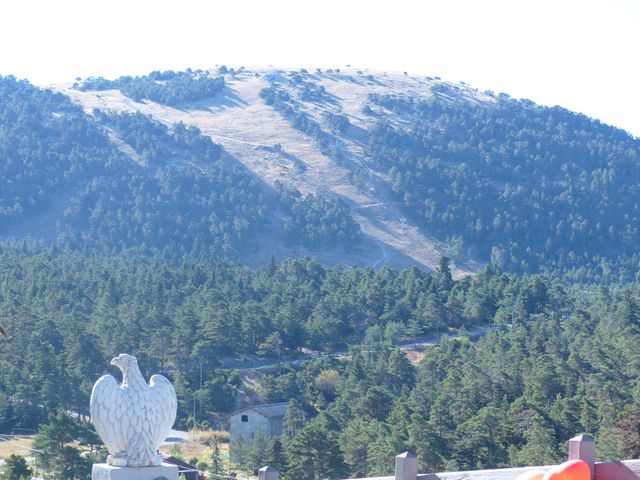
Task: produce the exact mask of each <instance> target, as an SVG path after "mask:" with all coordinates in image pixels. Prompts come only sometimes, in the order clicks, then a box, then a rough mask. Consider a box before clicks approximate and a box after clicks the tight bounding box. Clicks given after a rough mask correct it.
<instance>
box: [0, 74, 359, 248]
mask: <svg viewBox="0 0 640 480" xmlns="http://www.w3.org/2000/svg"><path fill="white" fill-rule="evenodd" d="M112 134H115V135H117V136H118V138H120V139H121V140H122V141H123V142H125V143H126V145H128V146H129V147H131V149H132V150H133V151H134V152H135V154H136V155H137V157H136V161H133V160H132V159H131V158H128V157H127V156H125V155H124V154H123V153H122V152H121V151H120V150H118V148H116V146H115V144H114V143H112V142H111V141H110V140H109V138H110V137H109V135H112ZM0 158H3V159H5V160H4V161H3V162H0V192H1V193H0V235H2V236H3V237H4V238H11V237H14V236H15V235H14V234H15V233H16V232H21V231H24V230H25V229H27V232H28V234H29V235H28V237H30V238H31V239H33V240H43V241H45V242H46V243H48V244H55V245H56V246H58V247H61V248H67V247H69V248H74V249H77V250H81V251H94V252H107V253H113V252H131V251H135V252H137V253H139V254H155V253H162V254H164V255H165V256H167V257H181V256H183V255H189V256H193V257H200V256H205V257H209V258H227V259H233V260H236V259H238V258H241V257H242V256H243V255H245V254H246V253H250V252H255V251H256V250H257V249H258V248H259V242H258V239H259V236H260V234H262V233H264V232H265V231H266V230H267V229H274V228H275V229H279V230H281V231H283V232H284V231H285V230H286V233H283V234H284V235H285V236H286V237H287V238H290V239H291V242H292V243H298V244H301V245H303V246H309V247H312V246H316V245H317V244H318V242H320V241H322V242H325V245H330V246H331V247H330V248H335V249H337V250H346V249H353V248H355V247H356V246H357V241H356V242H355V243H353V241H354V240H357V238H358V236H359V227H358V225H357V224H356V223H355V221H354V220H353V219H352V218H351V215H350V213H349V211H348V209H346V208H345V207H344V206H342V205H341V204H340V203H339V202H337V201H335V200H329V199H325V198H324V197H322V196H313V197H309V198H301V196H300V194H299V193H298V192H297V191H296V192H293V193H291V194H290V195H289V196H283V195H281V194H280V193H278V192H275V191H273V190H272V189H270V188H269V187H267V186H266V185H264V184H262V183H261V182H260V181H259V180H258V179H256V178H255V176H253V175H252V174H251V172H249V171H248V170H247V169H246V168H245V167H244V166H243V165H242V164H241V163H240V162H238V161H237V160H236V159H234V158H232V157H229V156H224V155H223V151H222V149H221V147H220V146H219V145H217V144H215V143H214V142H213V141H212V140H211V138H210V137H207V136H204V135H202V134H201V132H200V131H199V130H198V129H197V128H195V127H186V126H185V125H183V124H176V125H173V126H172V127H170V128H169V127H167V126H165V125H163V124H161V123H159V122H157V121H155V120H152V119H151V118H149V117H146V116H144V115H142V114H139V113H138V114H125V113H121V114H115V113H103V112H100V111H95V112H94V115H93V116H87V115H85V114H84V113H83V111H82V109H81V108H80V107H78V106H76V105H74V104H72V103H71V101H70V100H69V99H68V98H67V97H65V96H63V95H61V94H55V93H53V92H51V91H50V90H42V89H38V88H35V87H33V86H32V85H30V84H29V83H28V82H26V81H22V80H16V79H15V78H13V77H6V78H1V77H0ZM285 197H286V198H285ZM294 197H295V198H296V200H295V201H294ZM279 209H282V210H283V211H285V212H288V214H287V215H286V216H285V218H284V220H285V221H286V225H285V224H284V223H283V222H282V221H278V220H277V218H276V217H275V216H274V215H273V212H274V211H277V210H279ZM314 231H317V232H321V233H317V234H314V233H312V232H314ZM305 232H306V233H305ZM312 237H313V238H312ZM23 238H24V237H23Z"/></svg>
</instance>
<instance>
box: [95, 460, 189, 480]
mask: <svg viewBox="0 0 640 480" xmlns="http://www.w3.org/2000/svg"><path fill="white" fill-rule="evenodd" d="M157 479H162V480H165V479H166V480H178V466H177V465H169V464H168V463H163V464H162V465H160V466H159V467H112V466H111V465H107V464H106V463H94V464H93V468H92V469H91V480H157Z"/></svg>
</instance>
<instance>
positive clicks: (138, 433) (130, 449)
mask: <svg viewBox="0 0 640 480" xmlns="http://www.w3.org/2000/svg"><path fill="white" fill-rule="evenodd" d="M111 364H112V365H115V366H117V367H118V368H119V369H120V370H121V371H122V385H120V386H118V384H117V382H116V380H115V379H114V378H113V377H112V376H111V375H105V376H103V377H101V378H100V379H99V380H98V381H97V382H96V383H95V385H94V386H93V392H92V393H91V421H92V422H93V425H94V426H95V428H96V431H97V432H98V435H100V438H101V439H102V441H103V442H104V444H105V445H106V447H107V449H108V450H109V453H110V455H109V456H108V457H107V464H108V465H111V466H114V467H155V466H160V465H161V464H162V458H161V457H160V455H159V454H158V446H159V445H160V444H161V443H162V441H163V440H164V439H165V437H166V436H167V435H168V433H169V432H170V431H171V427H172V426H173V422H175V419H176V410H177V399H176V392H175V390H174V389H173V386H172V385H171V382H169V380H167V379H166V378H165V377H163V376H162V375H153V376H152V377H151V380H150V381H149V384H148V385H147V383H146V381H145V379H144V377H143V376H142V374H141V373H140V369H139V368H138V362H137V360H136V357H134V356H133V355H127V354H126V353H122V354H120V355H119V356H117V357H116V358H114V359H113V360H111ZM145 478H146V477H145ZM154 478H155V477H154Z"/></svg>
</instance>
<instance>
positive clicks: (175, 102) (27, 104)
mask: <svg viewBox="0 0 640 480" xmlns="http://www.w3.org/2000/svg"><path fill="white" fill-rule="evenodd" d="M1 83H2V88H3V89H4V90H3V91H4V92H5V93H3V95H2V100H0V102H2V104H3V105H2V112H3V114H2V117H0V124H1V125H2V126H0V128H1V129H2V130H0V132H1V134H2V135H0V139H1V138H6V137H7V136H9V137H10V138H15V137H21V138H22V139H23V140H22V141H21V142H20V145H18V146H16V145H13V144H12V143H11V141H7V140H5V141H3V142H2V141H0V154H3V156H5V157H6V158H10V159H11V164H12V165H13V166H12V167H11V168H10V169H9V170H7V169H5V171H3V176H2V178H3V182H5V184H6V185H3V187H6V189H5V188H3V190H2V191H3V194H2V197H1V198H0V206H1V207H2V209H1V210H0V215H3V216H4V220H5V221H4V222H3V226H2V227H0V235H2V237H3V238H14V239H23V238H26V237H27V236H30V237H31V238H34V239H45V240H47V241H53V240H56V241H58V242H62V243H64V244H67V245H72V246H74V247H75V248H92V249H99V250H107V251H119V250H122V249H129V250H133V251H139V250H142V251H153V252H156V251H157V252H164V253H166V254H169V255H176V254H178V255H184V254H187V255H195V256H201V255H205V256H215V257H220V256H222V257H226V258H231V259H234V260H239V261H242V262H244V263H248V264H251V265H254V264H265V263H267V262H268V259H269V258H270V257H271V255H274V256H275V257H276V258H285V257H289V256H304V255H309V256H313V257H316V258H319V259H320V260H321V261H323V263H325V264H335V263H342V264H347V265H349V264H356V265H363V266H374V267H377V266H381V265H385V264H388V265H392V266H396V267H402V266H407V265H412V264H418V265H421V266H424V267H427V268H430V269H434V268H435V267H436V265H437V263H438V260H439V258H440V257H441V256H442V255H443V254H444V255H447V256H449V257H452V258H453V260H454V262H453V272H454V275H455V276H456V277H459V276H464V275H466V274H468V273H472V272H476V271H478V270H479V268H480V267H481V266H482V264H484V263H487V262H491V263H493V264H495V265H497V266H499V267H501V268H503V269H507V270H512V271H519V272H540V271H553V272H561V273H565V274H568V275H571V276H572V277H573V278H575V279H579V280H585V279H587V280H599V281H617V280H620V279H630V278H633V277H634V275H636V272H637V266H638V263H639V261H640V256H639V252H638V249H637V242H636V238H637V235H638V224H639V222H640V218H639V216H638V215H639V209H640V202H639V200H638V199H639V198H640V197H639V196H638V193H639V192H640V140H638V139H637V138H633V137H632V136H630V135H629V134H627V133H626V132H624V131H622V130H619V129H616V128H613V127H610V126H607V125H604V124H602V123H600V122H599V121H597V120H594V119H591V118H588V117H586V116H584V115H581V114H577V113H573V112H570V111H568V110H566V109H563V108H560V107H552V108H548V107H542V106H539V105H536V104H534V103H532V102H530V101H527V100H515V99H512V98H510V97H509V96H508V95H505V94H498V95H496V94H494V93H492V92H489V91H486V92H479V91H477V89H474V88H472V87H470V86H468V85H466V84H453V83H451V82H446V81H442V80H441V79H439V78H437V77H436V78H430V77H414V76H409V75H405V74H393V73H378V72H368V71H360V70H355V69H347V70H337V69H336V70H324V71H320V70H316V71H313V72H309V71H306V70H300V71H277V70H247V69H244V68H240V69H237V70H234V69H228V68H226V67H220V68H218V69H215V70H213V71H203V70H195V71H194V70H187V71H186V72H152V73H151V74H149V75H147V76H143V77H121V78H119V79H116V80H106V79H102V78H89V79H84V80H79V81H78V82H76V83H74V84H64V85H50V86H48V88H50V89H52V91H48V90H39V89H36V88H34V87H32V86H30V85H28V84H26V83H25V82H19V81H16V80H15V79H12V78H5V79H2V81H1ZM52 92H57V93H55V94H54V93H52ZM60 94H61V95H60ZM16 115H22V116H21V117H20V118H21V120H22V121H21V122H20V123H18V124H16V123H15V122H13V120H12V119H13V118H14V117H15V116H16ZM76 131H79V132H78V134H82V135H84V137H82V139H80V137H76V134H77V133H73V132H76ZM39 132H40V133H39ZM42 132H44V135H42V134H41V133H42ZM64 146H67V147H66V150H65V148H63V147H64ZM41 153H45V154H46V155H45V157H46V156H48V157H49V159H48V160H46V161H45V157H43V156H42V155H41ZM35 157H37V158H35ZM52 162H54V163H52ZM56 162H57V163H56ZM54 165H55V166H54ZM21 169H22V170H21ZM47 169H48V170H47ZM45 172H46V173H45ZM23 197H24V198H23ZM45 205H46V206H47V207H48V208H46V209H44V208H43V207H44V206H45Z"/></svg>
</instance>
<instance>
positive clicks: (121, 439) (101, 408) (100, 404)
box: [90, 375, 128, 455]
mask: <svg viewBox="0 0 640 480" xmlns="http://www.w3.org/2000/svg"><path fill="white" fill-rule="evenodd" d="M124 396H125V395H124V392H123V391H122V389H121V388H120V387H119V386H118V383H117V382H116V379H115V378H113V377H112V376H111V375H104V376H102V377H100V378H99V379H98V381H97V382H96V383H95V385H94V386H93V391H92V392H91V401H90V412H91V421H92V422H93V426H94V427H95V429H96V432H98V435H100V438H102V440H103V441H104V444H105V445H106V447H107V449H108V450H109V453H110V454H111V455H117V454H118V453H120V452H124V451H126V450H127V435H126V430H127V429H128V421H127V415H126V413H128V412H127V402H126V401H124V400H125V399H124Z"/></svg>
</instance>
